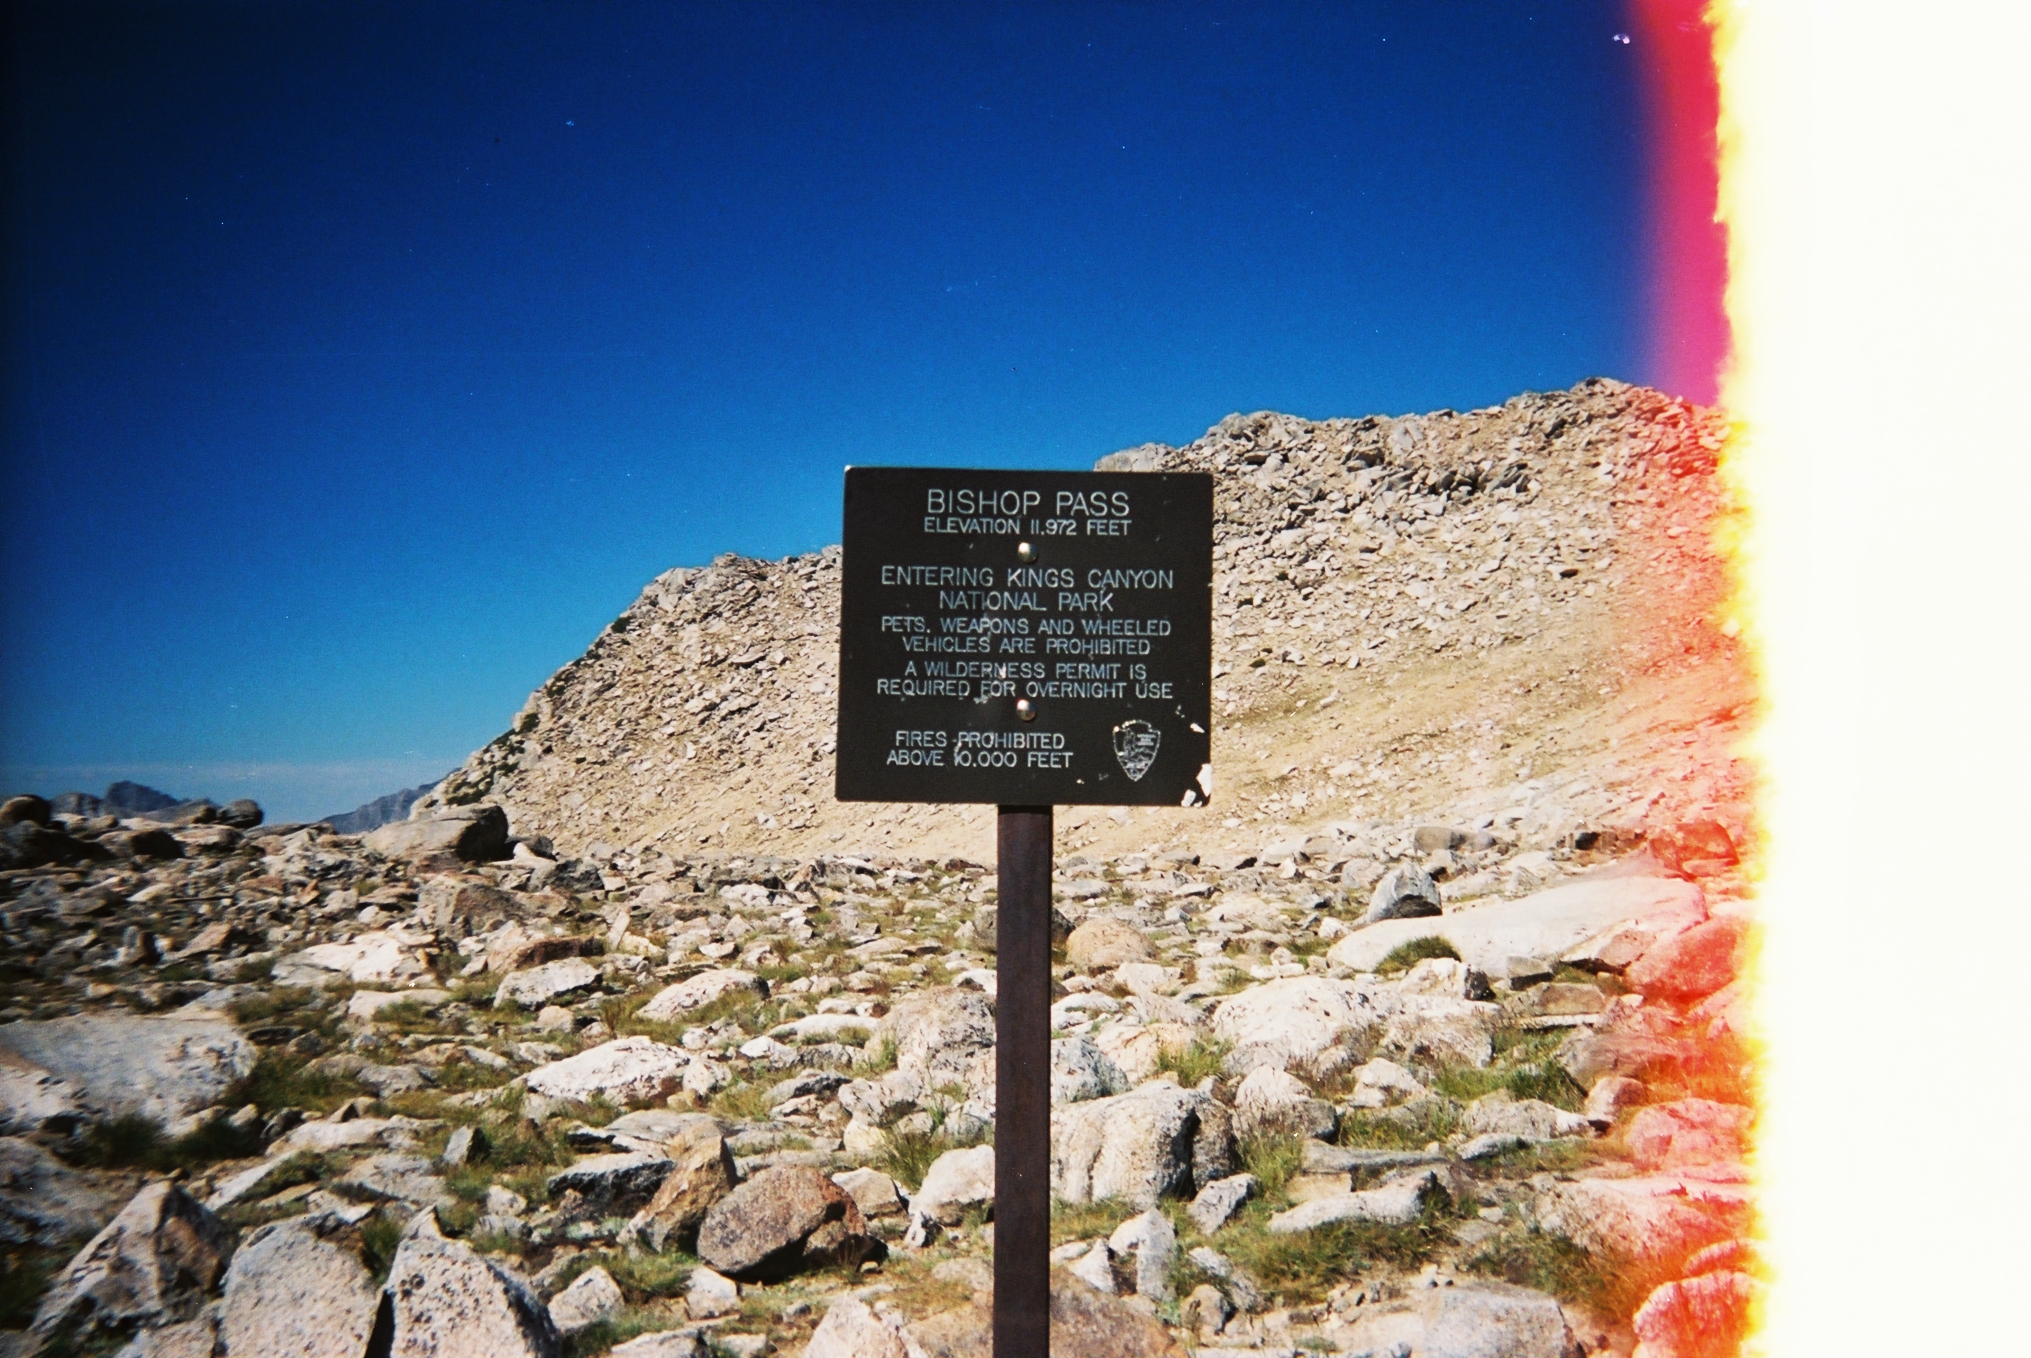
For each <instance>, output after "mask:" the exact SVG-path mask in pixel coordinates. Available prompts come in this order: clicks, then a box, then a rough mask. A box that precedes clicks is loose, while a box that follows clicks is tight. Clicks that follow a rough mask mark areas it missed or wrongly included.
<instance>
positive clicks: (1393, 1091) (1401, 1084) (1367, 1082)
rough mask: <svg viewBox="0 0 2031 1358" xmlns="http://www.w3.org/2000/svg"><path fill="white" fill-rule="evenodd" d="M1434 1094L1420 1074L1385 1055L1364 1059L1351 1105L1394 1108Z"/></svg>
mask: <svg viewBox="0 0 2031 1358" xmlns="http://www.w3.org/2000/svg"><path fill="white" fill-rule="evenodd" d="M1429 1093H1431V1091H1430V1090H1428V1089H1426V1088H1425V1087H1424V1086H1423V1085H1421V1084H1419V1083H1418V1080H1417V1077H1416V1076H1415V1075H1412V1074H1411V1073H1410V1072H1409V1071H1407V1070H1405V1069H1404V1068H1403V1067H1402V1066H1399V1065H1398V1064H1396V1062H1394V1061H1392V1060H1390V1059H1389V1058H1387V1057H1384V1056H1378V1057H1376V1058H1375V1059H1374V1060H1372V1061H1368V1062H1364V1063H1363V1064H1362V1065H1360V1066H1359V1067H1357V1068H1356V1069H1355V1071H1354V1092H1353V1094H1352V1095H1350V1096H1349V1097H1348V1100H1347V1102H1348V1104H1349V1106H1351V1107H1354V1108H1392V1107H1395V1106H1396V1105H1397V1104H1399V1103H1406V1102H1408V1101H1410V1100H1411V1099H1421V1098H1424V1097H1425V1096H1426V1095H1427V1094H1429Z"/></svg>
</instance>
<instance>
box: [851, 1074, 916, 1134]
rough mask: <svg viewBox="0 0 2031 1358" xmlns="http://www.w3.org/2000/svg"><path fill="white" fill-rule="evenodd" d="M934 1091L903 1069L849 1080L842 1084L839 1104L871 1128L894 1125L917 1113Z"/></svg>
mask: <svg viewBox="0 0 2031 1358" xmlns="http://www.w3.org/2000/svg"><path fill="white" fill-rule="evenodd" d="M929 1093H930V1091H929V1090H927V1089H925V1088H924V1082H923V1081H922V1080H920V1079H918V1078H917V1077H916V1076H914V1075H909V1074H905V1073H904V1072H902V1071H899V1070H892V1071H889V1072H888V1073H887V1074H885V1075H883V1076H882V1077H881V1078H880V1079H875V1080H849V1081H847V1082H846V1083H845V1084H843V1085H841V1086H840V1087H839V1106H840V1107H841V1108H844V1109H845V1110H846V1111H847V1113H848V1114H850V1115H851V1116H852V1117H853V1118H855V1119H856V1120H858V1121H860V1122H864V1123H866V1124H867V1125H868V1126H870V1127H893V1126H894V1125H895V1124H896V1123H897V1122H898V1121H899V1120H900V1119H902V1118H906V1117H908V1116H909V1115H910V1114H912V1113H914V1112H917V1111H918V1109H919V1107H920V1106H921V1105H920V1101H921V1100H922V1099H924V1098H925V1097H926V1096H927V1095H928V1094H929Z"/></svg>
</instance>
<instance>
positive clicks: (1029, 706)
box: [1016, 698, 1037, 721]
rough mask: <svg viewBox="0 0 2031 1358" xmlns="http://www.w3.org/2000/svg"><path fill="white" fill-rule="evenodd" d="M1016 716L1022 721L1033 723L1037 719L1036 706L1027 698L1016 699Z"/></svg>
mask: <svg viewBox="0 0 2031 1358" xmlns="http://www.w3.org/2000/svg"><path fill="white" fill-rule="evenodd" d="M1016 715H1017V716H1018V717H1021V718H1022V719H1023V720H1024V721H1035V720H1036V719H1037V705H1036V704H1035V703H1033V702H1031V701H1030V700H1029V699H1028V698H1018V699H1016Z"/></svg>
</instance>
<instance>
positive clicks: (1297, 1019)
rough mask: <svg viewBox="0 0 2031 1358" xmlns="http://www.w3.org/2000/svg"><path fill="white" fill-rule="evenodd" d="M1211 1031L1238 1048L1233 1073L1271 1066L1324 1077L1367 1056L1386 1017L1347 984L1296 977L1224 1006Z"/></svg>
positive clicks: (1215, 1014)
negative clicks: (1261, 1066)
mask: <svg viewBox="0 0 2031 1358" xmlns="http://www.w3.org/2000/svg"><path fill="white" fill-rule="evenodd" d="M1212 1026H1213V1032H1214V1034H1215V1035H1216V1036H1217V1037H1220V1038H1223V1039H1225V1040H1226V1041H1227V1042H1229V1043H1231V1044H1233V1050H1232V1051H1231V1052H1230V1053H1229V1054H1228V1058H1227V1064H1228V1068H1229V1069H1230V1070H1232V1071H1235V1072H1237V1073H1239V1072H1244V1071H1248V1070H1252V1069H1254V1068H1255V1067H1256V1066H1259V1065H1271V1066H1276V1067H1277V1068H1279V1069H1284V1070H1289V1069H1299V1070H1304V1071H1307V1072H1308V1073H1311V1074H1314V1075H1320V1076H1323V1075H1326V1074H1329V1073H1331V1072H1333V1071H1335V1070H1338V1069H1341V1068H1343V1067H1345V1066H1348V1065H1352V1064H1354V1063H1356V1062H1357V1061H1359V1060H1361V1059H1363V1058H1364V1057H1366V1056H1367V1054H1368V1052H1369V1051H1370V1049H1372V1048H1373V1047H1374V1045H1375V1040H1376V1038H1377V1037H1378V1036H1379V1035H1380V1034H1381V1032H1382V1028H1383V1016H1382V1013H1381V1011H1380V1010H1379V1008H1378V1007H1377V1005H1376V1003H1375V1001H1374V999H1373V998H1372V997H1371V996H1369V995H1368V994H1367V993H1366V992H1364V991H1361V990H1358V989H1356V988H1354V987H1353V986H1350V985H1348V984H1346V983H1345V982H1341V981H1332V980H1328V979H1327V978H1325V977H1323V976H1291V977H1285V978H1284V979H1282V980H1276V981H1269V982H1267V983H1265V984H1262V985H1257V986H1250V987H1249V988H1248V989H1246V990H1243V991H1241V992H1240V993H1239V994H1236V995H1231V996H1229V997H1228V998H1227V999H1225V1000H1223V1001H1221V1002H1220V1007H1219V1008H1217V1009H1215V1010H1214V1011H1213V1020H1212Z"/></svg>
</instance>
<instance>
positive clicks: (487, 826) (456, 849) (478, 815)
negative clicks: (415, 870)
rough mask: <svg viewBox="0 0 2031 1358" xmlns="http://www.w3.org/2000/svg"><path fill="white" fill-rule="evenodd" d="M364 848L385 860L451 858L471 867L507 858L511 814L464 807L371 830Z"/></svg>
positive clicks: (363, 840)
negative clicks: (509, 815) (433, 855)
mask: <svg viewBox="0 0 2031 1358" xmlns="http://www.w3.org/2000/svg"><path fill="white" fill-rule="evenodd" d="M360 842H361V844H362V845H363V846H364V847H365V848H366V849H367V850H368V851H369V852H371V853H377V854H379V855H381V857H383V858H421V857H426V856H428V855H431V854H449V855H451V856H453V857H455V858H460V859H463V860H464V861H466V862H468V863H488V862H492V861H493V860H494V859H496V858H505V857H507V856H508V813H507V812H505V811H503V810H502V809H501V808H500V807H498V806H461V807H454V808H452V809H450V810H448V811H442V812H439V813H437V814H436V815H432V816H423V817H417V818H412V819H410V820H398V821H393V822H391V823H389V824H387V825H383V826H381V827H380V828H378V829H374V830H369V831H368V832H367V834H366V837H365V838H364V839H362V840H361V841H360Z"/></svg>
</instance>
